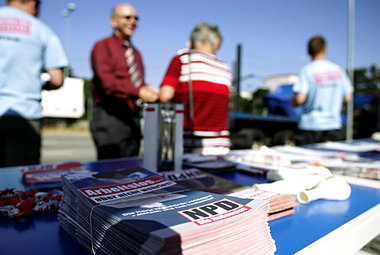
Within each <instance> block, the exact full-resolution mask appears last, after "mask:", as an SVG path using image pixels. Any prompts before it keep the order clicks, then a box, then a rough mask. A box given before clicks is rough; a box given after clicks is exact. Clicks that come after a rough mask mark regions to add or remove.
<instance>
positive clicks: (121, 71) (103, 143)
mask: <svg viewBox="0 0 380 255" xmlns="http://www.w3.org/2000/svg"><path fill="white" fill-rule="evenodd" d="M137 24H138V16H137V13H136V10H135V9H134V8H133V6H132V5H130V4H126V3H123V4H120V5H118V6H116V7H115V8H114V9H113V10H112V15H111V25H112V27H113V31H114V32H113V35H112V36H110V37H107V38H105V39H102V40H100V41H98V42H97V43H96V44H95V46H94V48H93V50H92V54H91V64H92V69H93V72H94V77H93V79H92V83H91V86H92V93H93V98H94V102H95V105H94V111H93V117H92V120H91V132H92V137H93V139H94V142H95V145H96V149H97V157H98V159H107V158H120V157H130V156H137V155H138V153H139V150H140V140H141V129H140V115H139V108H138V106H137V105H136V103H137V101H144V102H154V101H156V100H157V99H158V90H156V89H153V88H151V87H149V86H147V85H146V84H145V81H144V67H143V61H142V57H141V55H140V53H139V52H138V50H137V49H135V48H134V46H133V45H132V44H131V40H130V39H131V37H132V35H133V34H134V32H135V30H136V28H137Z"/></svg>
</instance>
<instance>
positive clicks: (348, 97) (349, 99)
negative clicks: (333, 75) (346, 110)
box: [344, 93, 353, 103]
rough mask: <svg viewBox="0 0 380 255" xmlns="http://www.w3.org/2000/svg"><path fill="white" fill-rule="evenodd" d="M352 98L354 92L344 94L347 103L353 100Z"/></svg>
mask: <svg viewBox="0 0 380 255" xmlns="http://www.w3.org/2000/svg"><path fill="white" fill-rule="evenodd" d="M352 98H353V94H352V93H348V94H347V95H345V96H344V101H345V102H346V103H349V102H351V101H352Z"/></svg>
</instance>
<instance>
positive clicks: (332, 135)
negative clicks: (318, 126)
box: [296, 129, 344, 145]
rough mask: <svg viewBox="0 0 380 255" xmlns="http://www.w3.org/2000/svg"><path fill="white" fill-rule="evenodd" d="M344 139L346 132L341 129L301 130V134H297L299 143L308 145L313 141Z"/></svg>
mask: <svg viewBox="0 0 380 255" xmlns="http://www.w3.org/2000/svg"><path fill="white" fill-rule="evenodd" d="M342 140H344V132H343V130H341V129H334V130H326V131H306V130H303V131H301V135H300V136H297V141H296V144H297V145H306V144H313V143H322V142H327V141H342Z"/></svg>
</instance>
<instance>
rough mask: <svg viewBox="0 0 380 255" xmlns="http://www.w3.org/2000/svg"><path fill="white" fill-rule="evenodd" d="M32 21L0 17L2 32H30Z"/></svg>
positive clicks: (0, 30)
mask: <svg viewBox="0 0 380 255" xmlns="http://www.w3.org/2000/svg"><path fill="white" fill-rule="evenodd" d="M30 27H31V22H30V21H27V20H22V19H19V18H10V17H5V18H0V32H6V33H15V34H25V35H28V34H30Z"/></svg>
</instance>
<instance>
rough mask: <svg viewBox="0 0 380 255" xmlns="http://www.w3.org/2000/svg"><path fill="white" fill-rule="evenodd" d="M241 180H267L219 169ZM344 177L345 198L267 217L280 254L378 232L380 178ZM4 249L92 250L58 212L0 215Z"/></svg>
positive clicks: (110, 165) (332, 249)
mask: <svg viewBox="0 0 380 255" xmlns="http://www.w3.org/2000/svg"><path fill="white" fill-rule="evenodd" d="M141 163H142V160H141V159H140V158H131V159H117V160H104V161H96V162H85V163H84V165H85V166H86V167H88V168H89V169H91V170H94V171H107V170H115V169H121V168H129V167H136V166H140V165H141ZM218 175H219V176H220V177H223V178H226V179H229V180H232V181H234V182H236V183H239V184H242V185H252V184H254V183H264V182H267V180H266V178H265V177H263V176H257V175H250V174H247V173H242V172H239V171H233V172H226V173H221V174H218ZM344 178H346V179H347V180H348V181H349V183H350V185H351V188H352V194H351V197H350V198H349V199H348V200H345V201H329V200H318V201H313V202H312V203H310V204H307V205H299V206H297V207H296V208H295V214H293V215H290V216H287V217H284V218H280V219H277V220H273V221H271V222H269V225H270V228H271V233H272V237H273V239H274V240H275V242H276V247H277V251H276V255H281V254H295V253H296V254H308V255H309V254H352V253H354V252H356V251H357V250H359V249H360V248H361V247H362V246H364V245H365V244H366V243H368V242H369V241H370V240H372V239H373V238H374V237H376V236H377V235H378V234H379V233H380V227H379V226H380V183H379V182H377V181H372V180H364V179H356V178H350V177H344ZM11 187H15V188H16V189H24V188H25V187H24V184H23V182H22V174H21V172H20V168H19V167H11V168H2V169H0V189H4V188H11ZM0 237H1V238H0V250H1V254H3V255H6V254H55V255H61V254H73V255H75V254H78V255H81V254H89V252H88V251H87V250H86V249H84V248H83V247H82V246H81V245H80V244H79V243H77V241H76V240H75V239H73V238H72V237H71V236H69V235H68V234H67V233H66V232H65V231H64V230H63V229H61V228H60V227H59V223H58V220H57V216H56V215H41V216H38V215H35V216H33V217H31V218H27V219H20V220H4V219H1V220H0Z"/></svg>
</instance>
